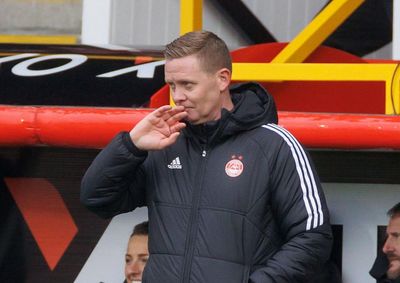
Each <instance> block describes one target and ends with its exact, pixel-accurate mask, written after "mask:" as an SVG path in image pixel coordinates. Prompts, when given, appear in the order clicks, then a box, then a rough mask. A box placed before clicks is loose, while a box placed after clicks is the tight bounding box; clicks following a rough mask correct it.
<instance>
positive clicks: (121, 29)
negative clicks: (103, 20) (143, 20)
mask: <svg viewBox="0 0 400 283" xmlns="http://www.w3.org/2000/svg"><path fill="white" fill-rule="evenodd" d="M134 3H135V1H131V0H118V1H113V5H112V17H111V18H112V19H111V31H112V33H111V42H112V43H114V44H119V40H118V39H120V38H126V39H127V40H129V38H130V36H131V35H132V34H133V27H132V24H131V20H132V12H133V5H134ZM119 10H123V11H125V12H124V13H122V12H119V13H117V11H119Z"/></svg>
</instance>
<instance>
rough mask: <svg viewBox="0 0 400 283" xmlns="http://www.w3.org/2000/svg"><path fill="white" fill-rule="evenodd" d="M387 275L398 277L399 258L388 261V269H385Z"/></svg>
mask: <svg viewBox="0 0 400 283" xmlns="http://www.w3.org/2000/svg"><path fill="white" fill-rule="evenodd" d="M387 277H388V278H389V279H397V278H400V260H394V261H391V262H390V263H389V269H388V271H387Z"/></svg>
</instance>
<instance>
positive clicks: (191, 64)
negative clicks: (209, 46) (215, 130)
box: [165, 55, 224, 124]
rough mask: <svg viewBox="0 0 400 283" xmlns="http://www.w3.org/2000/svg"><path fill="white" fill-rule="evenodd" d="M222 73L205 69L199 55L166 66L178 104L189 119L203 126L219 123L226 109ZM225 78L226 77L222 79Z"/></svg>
mask: <svg viewBox="0 0 400 283" xmlns="http://www.w3.org/2000/svg"><path fill="white" fill-rule="evenodd" d="M221 78H222V77H221V76H220V71H217V72H216V73H207V72H205V71H203V70H202V68H201V65H200V62H199V60H198V59H197V57H196V55H190V56H186V57H182V58H178V59H170V60H167V61H166V63H165V81H166V83H167V84H168V85H169V86H170V89H171V94H172V98H173V100H174V102H175V104H176V105H182V106H184V107H185V111H186V112H187V113H188V116H187V118H186V119H187V120H188V121H189V122H191V123H192V124H202V123H205V122H208V121H213V120H218V119H219V118H220V117H221V108H222V107H223V97H222V95H221V92H222V90H223V88H224V87H223V83H221ZM222 79H223V78H222Z"/></svg>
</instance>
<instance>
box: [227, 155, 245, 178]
mask: <svg viewBox="0 0 400 283" xmlns="http://www.w3.org/2000/svg"><path fill="white" fill-rule="evenodd" d="M242 159H243V156H241V155H239V156H236V155H232V157H231V160H229V161H228V162H227V163H226V165H225V173H226V175H228V176H229V177H238V176H240V174H242V172H243V169H244V166H243V162H242V161H241V160H242Z"/></svg>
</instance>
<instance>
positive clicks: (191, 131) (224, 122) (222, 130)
mask: <svg viewBox="0 0 400 283" xmlns="http://www.w3.org/2000/svg"><path fill="white" fill-rule="evenodd" d="M230 94H231V98H232V101H233V104H234V108H233V110H232V111H228V110H226V109H222V112H221V119H219V120H218V121H212V122H207V123H205V124H202V125H192V124H190V123H188V125H187V128H186V129H185V134H186V135H187V136H188V137H193V136H196V137H199V138H205V139H207V140H208V141H210V142H217V141H218V140H224V139H226V138H228V137H230V136H232V135H235V134H238V133H240V132H242V131H248V130H251V129H253V128H256V127H259V126H261V125H264V124H267V123H275V124H277V123H278V114H277V111H276V106H275V102H274V99H273V97H272V96H271V95H270V94H269V93H268V92H267V91H266V90H265V89H264V88H263V87H262V86H261V85H259V84H257V83H244V84H237V85H233V86H232V87H231V88H230Z"/></svg>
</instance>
